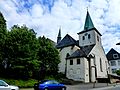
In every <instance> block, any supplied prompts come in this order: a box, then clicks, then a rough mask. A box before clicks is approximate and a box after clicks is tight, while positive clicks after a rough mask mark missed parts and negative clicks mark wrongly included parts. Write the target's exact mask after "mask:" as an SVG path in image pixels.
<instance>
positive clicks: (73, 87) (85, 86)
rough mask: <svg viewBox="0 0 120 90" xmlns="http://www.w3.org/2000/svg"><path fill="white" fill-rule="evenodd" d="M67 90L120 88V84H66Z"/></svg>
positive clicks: (115, 89) (117, 89)
mask: <svg viewBox="0 0 120 90" xmlns="http://www.w3.org/2000/svg"><path fill="white" fill-rule="evenodd" d="M66 86H67V90H120V84H119V83H118V84H116V83H114V84H107V83H95V84H94V83H88V84H82V83H80V84H77V85H66Z"/></svg>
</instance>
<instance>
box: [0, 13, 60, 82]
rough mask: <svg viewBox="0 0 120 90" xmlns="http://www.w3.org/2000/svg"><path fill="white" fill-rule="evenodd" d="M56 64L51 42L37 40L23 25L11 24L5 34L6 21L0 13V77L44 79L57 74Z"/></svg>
mask: <svg viewBox="0 0 120 90" xmlns="http://www.w3.org/2000/svg"><path fill="white" fill-rule="evenodd" d="M59 63H60V59H59V53H58V50H57V49H56V48H55V43H54V42H53V41H51V40H50V39H48V38H45V37H44V36H43V37H39V38H36V33H35V32H34V30H33V29H29V28H28V27H26V26H25V25H23V26H18V25H14V26H13V27H11V30H10V31H7V29H6V20H5V19H4V17H3V15H2V13H0V69H1V70H0V73H2V74H0V76H2V77H7V78H11V77H12V78H16V79H28V78H35V79H40V78H42V79H44V78H45V77H46V76H49V75H50V76H56V75H57V72H58V64H59ZM42 76H44V77H42ZM16 83H17V82H16Z"/></svg>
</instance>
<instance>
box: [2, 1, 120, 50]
mask: <svg viewBox="0 0 120 90" xmlns="http://www.w3.org/2000/svg"><path fill="white" fill-rule="evenodd" d="M119 5H120V1H119V0H0V11H1V12H2V13H3V15H4V17H5V19H6V20H7V26H8V29H9V28H11V27H12V26H13V25H15V24H19V25H23V24H26V25H27V26H28V27H30V28H33V29H34V30H35V32H37V36H43V35H44V36H46V37H48V38H50V39H52V40H54V41H56V39H57V35H58V30H59V28H60V27H61V29H62V37H64V36H65V35H66V34H70V35H71V36H72V37H73V38H75V39H76V40H77V39H78V35H77V33H78V32H80V31H82V30H83V27H84V22H85V17H86V11H87V7H88V10H89V13H90V16H91V18H92V20H93V23H94V26H95V27H96V28H97V29H98V31H99V32H100V33H101V34H102V44H103V47H104V49H105V51H106V52H108V51H109V50H110V49H111V48H115V49H116V50H118V51H120V49H119V46H117V45H116V43H118V42H120V37H119V36H120V32H119V29H120V24H119V21H120V17H119V16H120V12H119V11H120V8H119Z"/></svg>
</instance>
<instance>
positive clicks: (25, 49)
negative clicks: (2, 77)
mask: <svg viewBox="0 0 120 90" xmlns="http://www.w3.org/2000/svg"><path fill="white" fill-rule="evenodd" d="M6 51H7V53H6V55H7V56H6V57H7V58H8V60H9V64H10V66H11V67H10V70H11V71H10V72H12V73H14V75H13V76H14V77H15V76H16V77H17V78H18V76H20V77H19V78H28V77H31V76H32V75H33V72H34V71H35V70H38V69H39V65H40V64H39V63H40V61H38V60H37V51H38V40H37V38H36V34H35V33H34V32H33V29H29V28H27V27H26V26H25V25H24V26H21V27H20V26H18V25H14V26H13V27H12V28H11V31H9V32H8V36H7V43H6Z"/></svg>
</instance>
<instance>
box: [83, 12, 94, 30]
mask: <svg viewBox="0 0 120 90" xmlns="http://www.w3.org/2000/svg"><path fill="white" fill-rule="evenodd" d="M92 28H94V24H93V22H92V19H91V17H90V14H89V12H88V11H87V15H86V19H85V25H84V30H89V29H92Z"/></svg>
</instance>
